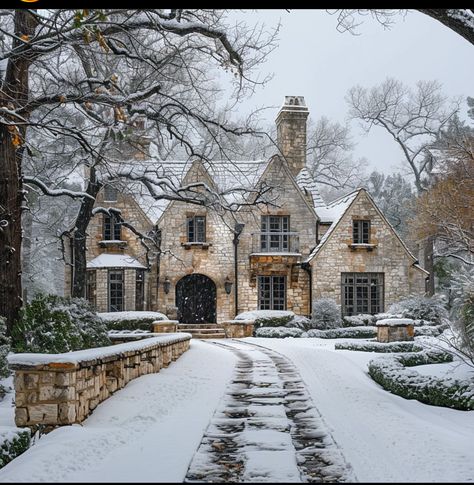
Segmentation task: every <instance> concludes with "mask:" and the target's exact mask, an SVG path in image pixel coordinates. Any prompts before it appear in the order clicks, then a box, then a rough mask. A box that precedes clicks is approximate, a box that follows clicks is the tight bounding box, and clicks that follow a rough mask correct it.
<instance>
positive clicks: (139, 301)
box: [135, 269, 145, 311]
mask: <svg viewBox="0 0 474 485" xmlns="http://www.w3.org/2000/svg"><path fill="white" fill-rule="evenodd" d="M144 303H145V270H144V269H137V276H136V280H135V310H136V311H143V310H144Z"/></svg>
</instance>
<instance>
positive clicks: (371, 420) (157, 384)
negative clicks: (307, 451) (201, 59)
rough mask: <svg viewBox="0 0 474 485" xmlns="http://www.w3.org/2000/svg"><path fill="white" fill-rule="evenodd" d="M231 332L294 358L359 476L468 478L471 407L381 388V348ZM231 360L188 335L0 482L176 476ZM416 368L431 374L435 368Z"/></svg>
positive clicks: (229, 374)
mask: <svg viewBox="0 0 474 485" xmlns="http://www.w3.org/2000/svg"><path fill="white" fill-rule="evenodd" d="M337 341H341V340H337ZM219 342H220V343H225V342H226V340H220V341H216V344H218V343H219ZM229 342H230V341H229ZM239 342H241V344H239V347H240V349H242V350H241V351H242V352H244V353H245V347H249V348H250V349H253V354H255V347H254V346H253V345H246V344H254V345H258V346H263V347H266V348H268V349H272V350H274V351H276V352H278V353H280V354H282V355H284V356H286V357H287V358H289V359H290V360H291V361H292V362H293V364H294V366H295V368H296V369H297V371H298V372H299V374H300V376H301V378H302V380H303V382H304V383H305V384H306V387H307V391H308V392H309V395H310V396H311V399H312V403H313V404H314V405H315V407H316V408H317V410H318V411H319V413H320V415H321V416H322V419H323V421H324V429H325V430H328V431H329V432H330V433H331V435H332V438H333V440H334V441H335V443H336V444H337V445H339V447H340V450H341V452H342V455H343V456H344V458H345V461H346V462H347V463H349V464H350V465H351V466H352V470H353V472H354V475H355V477H357V479H358V480H359V481H361V482H384V481H388V482H390V481H391V482H450V481H453V482H465V481H472V480H473V479H474V411H458V410H453V409H447V408H439V407H434V406H428V405H425V404H421V403H419V402H418V401H409V400H405V399H403V398H401V397H399V396H395V395H392V394H390V393H388V392H386V391H384V390H383V389H382V388H381V387H380V386H378V385H377V384H376V383H375V382H374V381H373V380H372V379H371V378H370V377H369V376H368V374H367V362H368V361H369V360H371V359H373V358H380V357H381V356H380V354H375V353H369V352H354V351H346V350H334V343H335V342H336V340H328V339H325V340H323V339H318V338H297V339H264V338H259V339H257V338H247V339H240V340H239ZM250 354H252V352H247V355H250ZM255 355H258V354H255ZM381 358H383V357H381ZM236 362H237V358H236V355H235V353H234V352H231V351H230V350H228V349H226V348H224V347H221V346H220V345H215V344H213V343H212V342H209V341H208V342H202V341H194V340H193V341H192V344H191V349H190V350H189V351H188V352H186V353H185V354H184V355H183V356H182V357H181V358H180V359H179V360H178V361H176V362H174V363H173V364H172V365H170V367H169V368H167V369H163V370H162V371H161V372H160V373H159V374H154V375H148V376H144V377H141V378H139V379H136V380H134V381H132V382H131V383H129V384H128V385H127V387H126V388H125V389H123V390H121V391H119V392H117V393H116V394H115V395H114V396H112V397H111V398H110V399H108V400H107V401H105V402H104V403H102V404H100V405H99V406H98V407H97V409H96V410H95V411H94V413H93V414H92V415H91V416H90V417H89V418H88V419H87V420H86V421H85V422H84V423H83V425H82V426H79V425H77V426H70V427H63V428H61V429H58V430H55V431H53V432H52V433H50V434H48V435H47V436H44V437H42V438H41V439H40V440H39V441H38V442H37V444H35V445H34V446H33V447H32V448H30V450H28V451H27V452H26V453H24V454H23V455H22V456H20V457H18V458H16V459H15V460H14V461H13V462H11V463H10V464H8V465H7V466H6V467H5V468H3V469H2V470H0V482H11V481H16V482H25V481H50V482H57V481H63V482H64V481H89V482H90V481H101V482H107V481H108V482H114V481H126V482H127V481H128V482H131V481H133V482H140V481H154V482H166V481H173V482H182V481H183V480H184V477H185V475H186V471H187V468H188V466H189V464H190V462H191V460H192V458H193V455H194V454H195V452H196V450H197V449H198V447H199V446H200V443H201V439H202V437H203V433H204V432H205V430H206V429H208V426H209V423H211V422H212V420H213V419H216V418H217V419H219V414H217V415H214V411H215V410H216V409H219V408H222V403H223V402H224V401H223V396H224V394H225V392H226V389H227V388H228V384H229V383H230V382H231V381H232V379H233V378H235V374H234V367H235V364H236ZM255 362H256V363H257V366H259V365H263V364H261V363H259V362H260V361H255ZM438 365H442V366H445V367H444V368H449V369H451V368H452V367H453V365H452V364H451V365H450V367H447V366H448V364H438ZM420 371H422V372H424V373H425V372H429V373H434V374H439V373H440V368H438V367H436V366H425V369H421V368H420ZM468 371H469V369H466V368H465V367H458V368H457V370H456V371H455V373H456V375H459V376H461V375H462V377H466V376H467V375H469V374H468V373H467V372H468ZM2 414H3V416H4V419H5V418H6V417H8V416H10V415H9V414H8V413H2ZM7 415H8V416H7ZM9 419H11V416H10V418H9ZM1 424H4V423H1ZM11 424H13V423H11ZM269 424H270V422H269ZM269 427H270V426H269ZM267 458H269V459H271V456H269V457H267ZM275 458H276V456H275ZM267 461H268V460H267ZM254 465H255V464H254ZM275 470H276V468H275Z"/></svg>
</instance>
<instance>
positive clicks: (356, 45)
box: [241, 9, 474, 172]
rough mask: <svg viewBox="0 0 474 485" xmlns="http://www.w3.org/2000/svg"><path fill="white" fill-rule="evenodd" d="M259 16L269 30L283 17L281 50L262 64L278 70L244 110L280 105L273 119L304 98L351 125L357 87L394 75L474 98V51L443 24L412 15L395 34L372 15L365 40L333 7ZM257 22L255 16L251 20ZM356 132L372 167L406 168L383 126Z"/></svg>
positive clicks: (315, 109)
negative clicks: (341, 27) (288, 99)
mask: <svg viewBox="0 0 474 485" xmlns="http://www.w3.org/2000/svg"><path fill="white" fill-rule="evenodd" d="M250 15H253V16H255V17H257V18H258V19H259V20H260V21H263V22H265V23H266V24H267V25H269V26H271V25H276V24H277V23H278V20H279V19H280V20H281V23H282V26H281V30H280V34H279V38H280V40H279V47H278V48H277V49H276V50H275V51H274V52H273V53H272V54H271V55H270V57H269V59H268V61H267V62H266V64H265V65H264V66H262V72H273V73H274V77H273V79H272V80H271V81H270V82H269V83H268V84H267V85H266V87H265V88H260V89H258V90H257V92H256V94H255V95H254V96H253V98H252V100H251V101H248V102H246V103H245V104H244V105H243V106H242V108H241V110H242V113H244V112H245V111H246V110H250V109H251V108H255V107H262V106H274V107H275V108H274V109H270V110H268V111H267V115H266V118H267V119H268V121H270V122H273V121H274V119H275V117H276V115H277V112H278V110H279V107H280V106H281V105H282V103H283V99H284V96H285V95H299V96H304V97H305V99H306V104H307V106H308V108H309V110H310V116H312V117H313V118H314V119H316V118H318V117H319V116H321V115H325V116H327V117H329V118H330V119H332V120H338V121H340V122H343V121H344V120H345V119H346V116H347V111H348V109H347V104H346V101H345V99H344V97H345V95H346V93H347V91H348V90H349V89H350V88H351V87H352V86H353V85H355V84H360V85H362V86H367V87H371V86H373V85H376V84H379V83H381V82H382V81H383V80H385V79H386V78H387V77H394V78H397V79H399V80H401V81H403V82H404V83H406V84H408V85H410V86H412V87H415V84H416V82H417V81H419V80H433V79H436V80H438V81H440V82H441V83H442V85H443V89H444V93H445V94H446V95H449V96H462V97H463V112H462V113H461V116H462V117H463V118H465V117H466V111H467V110H466V104H465V101H464V99H465V98H466V97H467V96H472V97H474V46H473V45H471V44H470V43H468V42H467V41H466V40H464V39H463V38H462V37H461V36H459V35H458V34H456V33H455V32H453V31H451V30H450V29H448V28H447V27H445V26H443V25H442V24H440V23H439V22H437V21H436V20H434V19H431V18H430V17H427V16H426V15H423V14H421V13H418V12H415V11H410V12H408V14H407V15H406V16H405V17H402V16H400V17H396V18H395V21H396V22H395V24H394V25H393V26H392V28H391V29H390V30H384V28H383V27H382V26H381V25H380V24H378V23H377V22H376V21H375V20H373V19H372V18H370V17H364V24H363V25H362V26H360V27H359V29H358V30H359V32H360V35H359V36H354V35H351V34H350V33H348V32H346V33H340V32H338V31H337V30H336V25H337V21H336V16H333V15H329V14H328V13H327V12H326V11H325V10H316V9H313V10H291V11H290V12H286V11H285V10H259V11H257V13H247V14H246V17H247V16H250ZM249 20H250V19H249V18H248V17H247V21H249ZM352 134H353V138H354V140H355V141H356V142H357V143H358V145H357V148H356V155H357V156H358V157H359V156H360V157H362V156H363V157H366V158H367V159H368V160H369V162H370V164H371V165H370V167H368V168H369V169H371V168H376V169H378V170H381V171H385V172H391V171H394V170H397V169H398V168H399V162H400V161H401V156H400V153H399V151H398V149H397V147H395V145H394V143H393V141H392V140H391V139H390V138H389V136H388V135H386V134H384V133H383V131H382V130H381V129H379V128H375V129H374V131H373V132H371V133H370V134H369V135H368V136H365V135H364V134H363V133H362V131H361V130H360V129H359V128H358V125H357V123H356V122H353V123H352Z"/></svg>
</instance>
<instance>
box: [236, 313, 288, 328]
mask: <svg viewBox="0 0 474 485" xmlns="http://www.w3.org/2000/svg"><path fill="white" fill-rule="evenodd" d="M294 316H295V314H294V313H293V312H292V311H286V310H252V311H249V312H243V313H239V314H238V315H237V316H236V317H235V320H254V329H257V328H260V327H284V326H285V325H286V324H287V323H288V322H289V321H290V320H291V319H292V318H293V317H294Z"/></svg>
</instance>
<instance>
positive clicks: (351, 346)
mask: <svg viewBox="0 0 474 485" xmlns="http://www.w3.org/2000/svg"><path fill="white" fill-rule="evenodd" d="M334 348H335V349H336V350H357V351H359V352H382V353H392V352H421V351H422V350H423V347H420V346H419V345H417V344H416V343H414V342H388V343H382V342H338V343H336V344H335V345H334Z"/></svg>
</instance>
